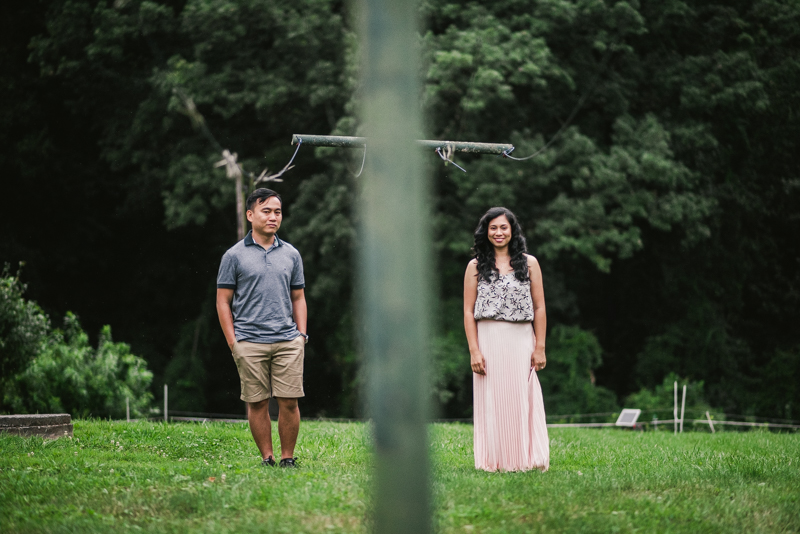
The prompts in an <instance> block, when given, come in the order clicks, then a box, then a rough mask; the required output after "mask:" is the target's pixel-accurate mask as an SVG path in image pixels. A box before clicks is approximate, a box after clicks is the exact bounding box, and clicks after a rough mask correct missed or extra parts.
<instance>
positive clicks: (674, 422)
mask: <svg viewBox="0 0 800 534" xmlns="http://www.w3.org/2000/svg"><path fill="white" fill-rule="evenodd" d="M674 389H675V402H674V403H673V405H672V426H673V428H674V429H675V432H674V434H677V433H678V382H677V381H676V382H675V388H674Z"/></svg>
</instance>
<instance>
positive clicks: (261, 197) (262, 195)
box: [244, 187, 283, 211]
mask: <svg viewBox="0 0 800 534" xmlns="http://www.w3.org/2000/svg"><path fill="white" fill-rule="evenodd" d="M269 197H278V201H279V202H280V203H281V206H282V205H283V199H282V198H281V196H280V195H279V194H278V193H276V192H275V191H273V190H272V189H267V188H266V187H259V188H258V189H256V190H255V191H253V192H252V193H250V194H249V195H248V196H247V201H246V202H245V203H244V205H245V206H247V211H250V210H252V209H253V206H254V205H255V204H256V203H258V204H261V203H262V202H266V201H267V199H268V198H269Z"/></svg>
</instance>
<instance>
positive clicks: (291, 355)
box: [231, 336, 306, 402]
mask: <svg viewBox="0 0 800 534" xmlns="http://www.w3.org/2000/svg"><path fill="white" fill-rule="evenodd" d="M305 344H306V340H305V338H304V337H303V336H297V337H296V338H295V339H293V340H292V341H280V342H278V343H250V342H249V341H237V342H236V343H234V344H233V350H232V351H231V353H232V354H233V359H234V361H235V362H236V367H237V368H238V369H239V380H240V381H241V383H242V396H241V399H242V400H243V401H245V402H260V401H263V400H266V399H269V398H270V397H282V398H287V399H296V398H298V397H305V393H303V357H304V355H305Z"/></svg>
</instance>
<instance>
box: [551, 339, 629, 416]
mask: <svg viewBox="0 0 800 534" xmlns="http://www.w3.org/2000/svg"><path fill="white" fill-rule="evenodd" d="M602 354H603V348H602V347H601V346H600V342H599V341H598V340H597V338H596V337H595V336H594V334H592V333H591V332H587V331H586V330H582V329H581V328H579V327H577V326H562V325H559V326H556V327H555V328H553V330H552V331H551V332H550V333H549V334H548V336H547V367H545V369H544V370H543V371H541V372H540V373H539V381H540V382H541V384H542V394H543V395H544V405H545V409H546V410H547V414H548V415H558V414H588V413H600V412H615V411H617V410H618V409H619V407H618V405H617V399H616V396H615V395H614V393H613V392H612V391H611V390H609V389H607V388H604V387H602V386H598V385H596V384H595V380H594V370H595V369H597V368H598V367H599V366H600V364H601V363H603V359H602Z"/></svg>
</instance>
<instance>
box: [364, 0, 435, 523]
mask: <svg viewBox="0 0 800 534" xmlns="http://www.w3.org/2000/svg"><path fill="white" fill-rule="evenodd" d="M360 8H361V10H360V15H361V53H362V55H363V61H364V63H363V67H364V70H363V79H362V82H363V83H362V87H363V108H362V118H363V123H364V127H365V130H366V131H365V134H366V136H367V137H368V138H369V140H370V144H369V149H368V151H367V160H366V168H365V170H364V175H363V176H364V178H363V181H362V183H361V190H360V197H361V198H360V202H359V212H358V218H359V221H360V225H359V233H358V243H359V272H358V285H359V290H360V294H359V298H360V313H361V320H360V325H359V326H360V328H362V329H363V330H362V331H361V332H360V335H361V339H362V342H363V349H364V351H365V354H364V356H365V362H366V365H367V395H366V401H367V411H368V413H369V415H370V417H371V418H372V420H373V423H374V432H375V442H374V446H375V472H374V479H373V484H374V492H373V498H374V501H373V502H374V510H375V512H374V513H375V516H374V525H375V527H374V528H375V532H379V533H381V534H389V533H414V534H424V533H427V532H430V530H431V519H430V502H429V501H430V498H429V486H428V439H427V430H426V423H427V421H428V395H429V390H428V384H427V366H428V358H429V356H428V335H429V328H428V325H429V324H430V312H429V299H430V298H431V284H430V280H429V278H430V272H431V251H430V248H431V247H430V243H431V240H430V234H431V231H432V228H433V224H432V219H431V215H430V213H429V210H428V207H429V203H428V180H427V179H426V177H425V176H423V167H422V162H421V159H420V157H421V154H420V150H419V147H418V146H417V143H416V141H415V140H416V139H419V137H420V133H421V128H420V83H419V80H418V76H419V53H420V50H419V46H418V42H417V35H418V33H417V2H416V1H409V0H361V2H360Z"/></svg>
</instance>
